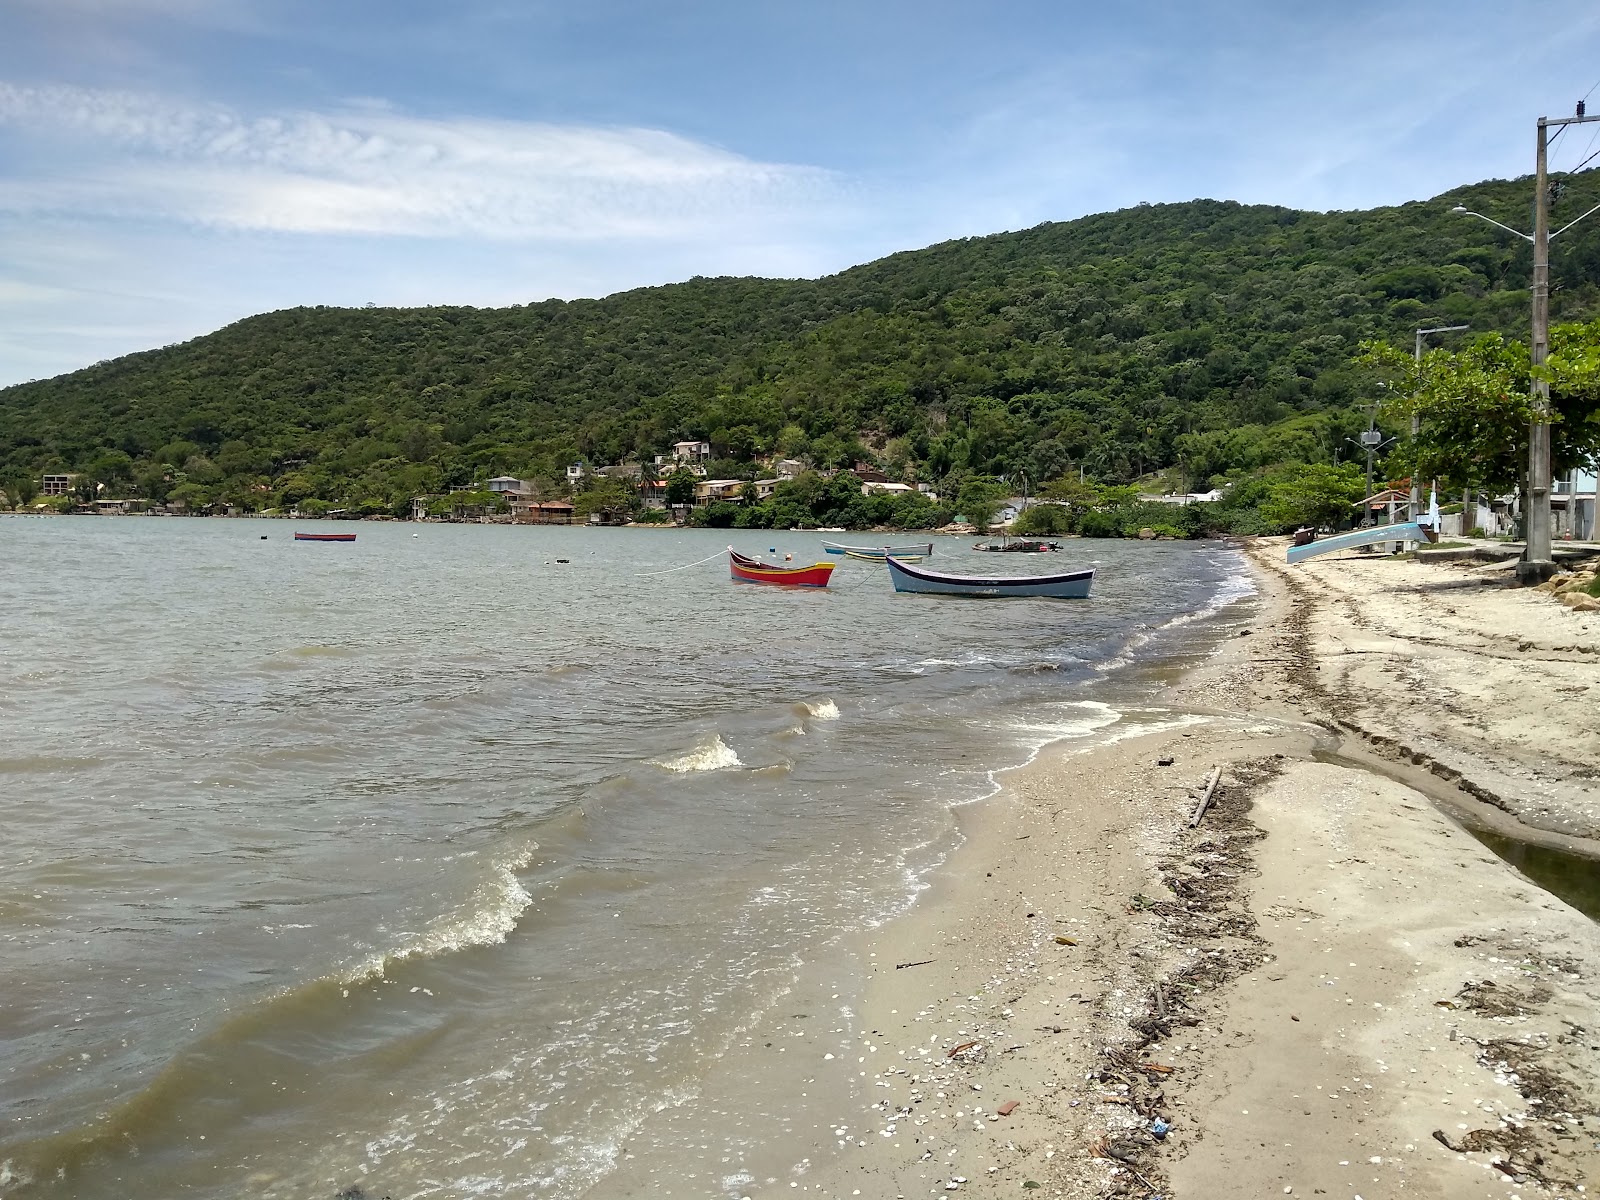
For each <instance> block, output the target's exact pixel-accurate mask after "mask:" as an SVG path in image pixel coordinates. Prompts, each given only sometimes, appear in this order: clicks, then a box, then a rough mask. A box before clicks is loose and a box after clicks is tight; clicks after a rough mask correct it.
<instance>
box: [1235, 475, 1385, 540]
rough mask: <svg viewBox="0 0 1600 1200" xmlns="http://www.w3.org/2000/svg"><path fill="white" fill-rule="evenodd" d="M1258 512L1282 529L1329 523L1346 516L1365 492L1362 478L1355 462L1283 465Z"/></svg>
mask: <svg viewBox="0 0 1600 1200" xmlns="http://www.w3.org/2000/svg"><path fill="white" fill-rule="evenodd" d="M1270 486H1271V490H1270V492H1269V493H1268V496H1267V498H1266V500H1265V501H1264V502H1263V503H1262V505H1261V515H1262V516H1263V517H1264V518H1266V520H1267V521H1269V522H1270V523H1271V524H1273V525H1276V526H1278V527H1280V528H1282V529H1285V530H1287V529H1297V528H1299V527H1300V526H1302V525H1310V526H1313V527H1316V526H1321V525H1331V526H1333V527H1334V528H1338V527H1339V526H1341V525H1343V524H1344V523H1345V522H1346V521H1347V520H1349V518H1350V511H1351V508H1352V507H1353V506H1354V505H1355V504H1357V503H1358V502H1359V501H1360V500H1361V499H1362V497H1363V496H1365V495H1366V477H1365V474H1364V472H1363V471H1362V469H1361V468H1360V467H1358V466H1357V465H1356V464H1355V463H1341V464H1339V465H1338V466H1330V465H1328V464H1326V463H1316V464H1309V465H1302V466H1296V467H1289V468H1285V469H1284V470H1283V472H1282V473H1281V474H1280V475H1279V476H1278V478H1276V479H1273V480H1271V482H1270Z"/></svg>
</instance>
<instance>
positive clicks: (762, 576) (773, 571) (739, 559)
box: [728, 546, 834, 587]
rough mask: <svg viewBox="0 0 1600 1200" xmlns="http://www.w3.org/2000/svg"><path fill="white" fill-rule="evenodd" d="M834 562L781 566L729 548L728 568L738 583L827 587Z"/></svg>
mask: <svg viewBox="0 0 1600 1200" xmlns="http://www.w3.org/2000/svg"><path fill="white" fill-rule="evenodd" d="M833 568H834V564H833V563H830V562H819V563H812V564H811V565H810V566H806V567H780V566H776V565H774V564H772V563H764V562H762V561H761V560H760V559H758V558H751V557H749V556H748V555H745V554H740V553H739V552H738V551H737V550H735V549H733V548H732V547H731V546H730V547H729V548H728V570H729V572H730V573H731V574H732V575H733V578H734V580H735V582H737V583H775V584H779V585H780V586H787V587H827V586H828V577H829V576H830V575H832V574H833Z"/></svg>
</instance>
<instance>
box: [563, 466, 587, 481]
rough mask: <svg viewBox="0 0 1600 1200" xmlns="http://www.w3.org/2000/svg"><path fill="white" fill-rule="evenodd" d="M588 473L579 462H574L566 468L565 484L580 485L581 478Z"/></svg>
mask: <svg viewBox="0 0 1600 1200" xmlns="http://www.w3.org/2000/svg"><path fill="white" fill-rule="evenodd" d="M588 473H589V469H588V468H587V467H585V466H584V465H583V464H582V463H581V462H575V463H573V464H572V465H571V466H569V467H568V468H567V482H568V483H581V482H582V481H583V477H584V476H585V475H587V474H588Z"/></svg>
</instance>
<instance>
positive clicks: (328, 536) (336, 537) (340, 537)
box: [294, 533, 356, 542]
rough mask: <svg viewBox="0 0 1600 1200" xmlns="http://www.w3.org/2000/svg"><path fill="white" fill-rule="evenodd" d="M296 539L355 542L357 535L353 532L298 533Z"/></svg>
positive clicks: (301, 540)
mask: <svg viewBox="0 0 1600 1200" xmlns="http://www.w3.org/2000/svg"><path fill="white" fill-rule="evenodd" d="M294 540H295V541H297V542H353V541H355V540H356V535H355V534H353V533H296V534H295V535H294Z"/></svg>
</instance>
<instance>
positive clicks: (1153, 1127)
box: [1150, 1117, 1172, 1141]
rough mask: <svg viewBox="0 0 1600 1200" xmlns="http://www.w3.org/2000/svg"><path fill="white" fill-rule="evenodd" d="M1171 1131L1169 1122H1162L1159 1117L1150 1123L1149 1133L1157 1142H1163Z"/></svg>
mask: <svg viewBox="0 0 1600 1200" xmlns="http://www.w3.org/2000/svg"><path fill="white" fill-rule="evenodd" d="M1171 1131H1172V1123H1171V1122H1170V1121H1164V1120H1162V1119H1161V1118H1160V1117H1157V1118H1156V1119H1155V1120H1154V1121H1151V1122H1150V1132H1151V1133H1152V1134H1154V1135H1155V1138H1156V1140H1157V1141H1163V1140H1165V1138H1166V1136H1167V1134H1168V1133H1170V1132H1171Z"/></svg>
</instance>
